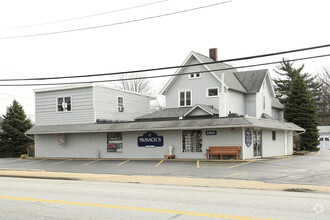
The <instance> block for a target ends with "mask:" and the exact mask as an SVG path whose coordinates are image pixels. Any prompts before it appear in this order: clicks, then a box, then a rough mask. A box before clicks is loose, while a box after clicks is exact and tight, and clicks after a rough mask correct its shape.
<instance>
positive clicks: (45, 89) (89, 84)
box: [33, 83, 93, 93]
mask: <svg viewBox="0 0 330 220" xmlns="http://www.w3.org/2000/svg"><path fill="white" fill-rule="evenodd" d="M92 86H93V85H92V84H91V83H86V84H79V85H67V86H56V87H48V88H40V89H34V90H33V92H35V93H37V92H51V91H58V90H67V89H80V88H87V87H92Z"/></svg>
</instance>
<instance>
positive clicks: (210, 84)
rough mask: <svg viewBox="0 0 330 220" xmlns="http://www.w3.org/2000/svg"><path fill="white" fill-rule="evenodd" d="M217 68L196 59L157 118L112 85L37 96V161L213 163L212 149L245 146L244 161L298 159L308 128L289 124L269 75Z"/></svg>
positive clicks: (142, 98) (173, 84)
mask: <svg viewBox="0 0 330 220" xmlns="http://www.w3.org/2000/svg"><path fill="white" fill-rule="evenodd" d="M211 52H212V53H211ZM214 52H215V51H214V49H212V51H211V50H210V54H214ZM215 61H216V60H214V59H213V58H212V57H211V58H210V57H206V56H204V55H201V54H198V53H195V52H191V53H190V54H189V55H188V57H187V58H186V59H185V61H184V62H183V65H184V66H185V67H183V68H180V69H178V70H177V72H176V73H175V75H174V76H173V77H172V78H171V79H170V80H169V82H168V83H167V84H166V85H165V87H164V88H163V89H162V91H161V94H163V95H165V100H166V108H165V109H164V110H161V111H158V112H154V113H149V105H150V100H151V99H153V97H151V96H147V95H142V94H137V93H133V92H127V91H121V90H118V89H112V88H108V87H105V86H99V85H81V86H66V87H54V88H48V89H39V90H35V94H36V125H35V126H34V127H33V128H32V129H31V130H30V131H29V132H28V134H34V135H35V144H36V156H37V157H68V158H164V155H167V154H169V153H173V154H175V156H176V158H182V159H205V158H206V150H207V149H208V148H209V147H210V146H220V147H221V146H238V147H240V149H241V155H240V157H241V158H240V159H250V158H258V157H269V156H280V155H291V154H292V153H293V140H292V138H293V131H304V129H302V128H300V127H299V126H296V125H295V124H292V123H286V122H283V106H282V105H281V104H280V103H279V101H278V100H277V99H275V93H274V90H273V86H272V81H271V78H270V76H269V73H268V70H256V71H245V72H238V71H237V70H235V69H234V68H233V67H231V66H229V65H227V64H223V63H220V62H215ZM212 62H213V63H212ZM203 63H208V64H203ZM54 103H56V105H54ZM171 151H172V152H171ZM214 158H217V157H214ZM225 158H231V156H226V157H225Z"/></svg>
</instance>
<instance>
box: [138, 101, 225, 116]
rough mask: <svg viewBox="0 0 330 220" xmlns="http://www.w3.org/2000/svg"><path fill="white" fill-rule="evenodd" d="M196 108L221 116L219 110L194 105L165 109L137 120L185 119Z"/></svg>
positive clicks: (207, 106)
mask: <svg viewBox="0 0 330 220" xmlns="http://www.w3.org/2000/svg"><path fill="white" fill-rule="evenodd" d="M196 106H200V107H202V108H204V109H205V110H206V111H208V112H211V113H213V114H219V112H218V110H217V109H214V108H212V106H209V105H200V104H198V105H194V106H192V107H181V108H165V109H163V110H161V111H157V112H153V113H150V114H147V115H143V116H140V117H138V118H136V120H144V119H166V118H179V117H184V116H185V115H186V114H187V113H188V112H189V111H190V110H192V109H193V108H195V107H196Z"/></svg>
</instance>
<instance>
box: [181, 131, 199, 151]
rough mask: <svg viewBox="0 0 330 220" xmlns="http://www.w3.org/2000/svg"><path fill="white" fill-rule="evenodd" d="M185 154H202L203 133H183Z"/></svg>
mask: <svg viewBox="0 0 330 220" xmlns="http://www.w3.org/2000/svg"><path fill="white" fill-rule="evenodd" d="M182 140H183V143H182V150H183V152H202V131H201V130H190V131H182Z"/></svg>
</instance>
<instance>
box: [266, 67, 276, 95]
mask: <svg viewBox="0 0 330 220" xmlns="http://www.w3.org/2000/svg"><path fill="white" fill-rule="evenodd" d="M266 78H267V80H268V82H269V85H270V89H271V94H272V95H273V97H275V96H276V95H275V90H274V85H273V80H272V79H271V78H270V74H269V70H267V73H266V74H265V79H266ZM265 79H264V80H265Z"/></svg>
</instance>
